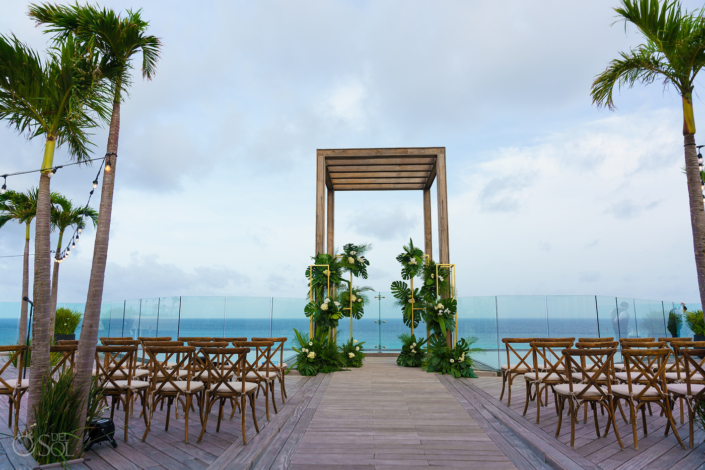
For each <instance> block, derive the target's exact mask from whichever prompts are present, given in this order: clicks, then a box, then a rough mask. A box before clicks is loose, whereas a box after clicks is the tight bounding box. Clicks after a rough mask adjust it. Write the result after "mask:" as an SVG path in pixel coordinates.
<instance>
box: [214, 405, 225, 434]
mask: <svg viewBox="0 0 705 470" xmlns="http://www.w3.org/2000/svg"><path fill="white" fill-rule="evenodd" d="M224 404H225V397H223V398H221V399H220V404H219V405H218V424H217V425H216V426H215V432H220V421H221V420H222V419H223V405H224Z"/></svg>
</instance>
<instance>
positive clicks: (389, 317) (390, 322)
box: [356, 286, 426, 352]
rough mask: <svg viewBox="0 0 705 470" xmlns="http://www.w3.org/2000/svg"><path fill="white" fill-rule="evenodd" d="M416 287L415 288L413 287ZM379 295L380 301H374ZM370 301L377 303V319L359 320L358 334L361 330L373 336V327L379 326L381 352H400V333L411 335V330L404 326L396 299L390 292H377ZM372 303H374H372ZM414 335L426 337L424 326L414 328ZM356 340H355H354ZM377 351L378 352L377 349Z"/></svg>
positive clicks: (416, 313)
mask: <svg viewBox="0 0 705 470" xmlns="http://www.w3.org/2000/svg"><path fill="white" fill-rule="evenodd" d="M415 287H416V286H415ZM379 295H381V296H382V298H381V299H375V296H379ZM371 300H372V301H375V300H376V301H377V306H378V309H379V314H378V317H377V318H371V317H370V318H369V319H368V320H367V321H365V318H364V317H363V319H362V320H361V324H360V327H359V329H360V332H362V331H363V330H368V331H369V333H367V334H373V333H374V327H375V326H378V325H379V326H380V328H379V332H378V333H377V335H378V338H380V339H381V341H382V348H381V351H382V352H388V351H389V352H397V351H400V350H401V341H400V340H399V335H401V334H402V333H405V334H410V333H411V328H409V327H408V326H406V325H405V324H404V315H403V313H402V311H401V307H399V306H398V305H397V304H396V303H397V299H395V298H394V295H393V294H392V293H391V292H381V293H380V292H377V293H374V295H372V296H371ZM372 303H374V302H372ZM414 315H420V312H418V311H417V312H415V313H414ZM375 320H377V322H380V321H381V323H374V321H375ZM414 334H415V335H416V336H417V337H418V336H422V337H424V336H426V326H425V325H424V324H420V325H419V326H417V327H416V328H414ZM356 339H357V338H356ZM367 349H368V350H372V349H374V348H371V349H370V348H367ZM377 350H380V349H379V348H377Z"/></svg>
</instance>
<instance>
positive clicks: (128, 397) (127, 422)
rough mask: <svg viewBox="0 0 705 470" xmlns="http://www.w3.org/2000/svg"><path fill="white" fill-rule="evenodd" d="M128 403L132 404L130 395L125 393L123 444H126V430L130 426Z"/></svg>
mask: <svg viewBox="0 0 705 470" xmlns="http://www.w3.org/2000/svg"><path fill="white" fill-rule="evenodd" d="M130 403H132V393H131V392H129V391H128V392H127V401H125V442H127V429H128V426H129V424H130Z"/></svg>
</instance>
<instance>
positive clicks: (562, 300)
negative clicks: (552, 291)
mask: <svg viewBox="0 0 705 470" xmlns="http://www.w3.org/2000/svg"><path fill="white" fill-rule="evenodd" d="M546 309H547V312H548V336H549V337H550V338H575V341H578V339H579V338H597V337H598V336H599V333H598V328H597V307H596V305H595V296H593V295H549V296H546Z"/></svg>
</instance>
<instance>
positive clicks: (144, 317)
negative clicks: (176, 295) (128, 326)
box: [137, 298, 159, 338]
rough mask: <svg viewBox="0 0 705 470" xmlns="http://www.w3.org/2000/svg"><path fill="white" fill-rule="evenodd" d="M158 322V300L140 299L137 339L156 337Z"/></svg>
mask: <svg viewBox="0 0 705 470" xmlns="http://www.w3.org/2000/svg"><path fill="white" fill-rule="evenodd" d="M158 320H159V299H158V298H156V299H142V301H141V304H140V323H139V330H138V331H137V337H138V338H144V337H150V338H154V337H156V336H157V324H158Z"/></svg>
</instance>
